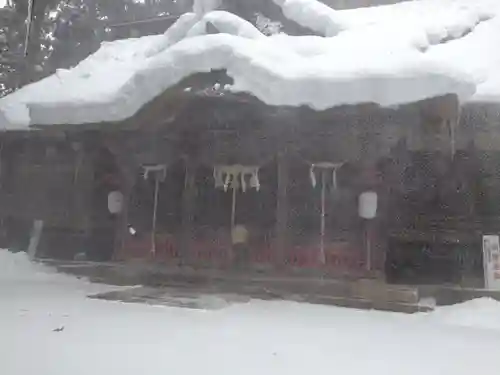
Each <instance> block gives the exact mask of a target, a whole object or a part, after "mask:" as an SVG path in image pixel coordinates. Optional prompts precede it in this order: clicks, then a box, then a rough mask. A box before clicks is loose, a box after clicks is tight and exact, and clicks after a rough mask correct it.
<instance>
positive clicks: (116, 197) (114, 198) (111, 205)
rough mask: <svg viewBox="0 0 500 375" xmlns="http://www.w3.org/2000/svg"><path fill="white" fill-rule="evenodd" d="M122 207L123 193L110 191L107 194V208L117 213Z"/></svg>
mask: <svg viewBox="0 0 500 375" xmlns="http://www.w3.org/2000/svg"><path fill="white" fill-rule="evenodd" d="M122 209H123V194H122V193H121V192H120V191H118V190H115V191H112V192H110V193H109V194H108V210H109V212H110V213H112V214H113V215H114V214H119V213H120V212H122Z"/></svg>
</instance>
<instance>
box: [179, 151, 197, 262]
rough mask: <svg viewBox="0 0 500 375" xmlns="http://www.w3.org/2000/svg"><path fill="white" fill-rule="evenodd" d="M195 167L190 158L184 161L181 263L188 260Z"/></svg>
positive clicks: (190, 241) (192, 214) (192, 216)
mask: <svg viewBox="0 0 500 375" xmlns="http://www.w3.org/2000/svg"><path fill="white" fill-rule="evenodd" d="M196 165H197V163H196V162H195V161H194V160H193V159H192V158H190V157H186V159H185V167H186V175H185V179H184V191H183V193H182V233H181V249H180V250H181V254H180V255H181V260H182V262H183V263H185V262H186V261H189V260H191V259H190V250H191V243H192V237H193V224H194V210H195V199H196V186H195V181H196Z"/></svg>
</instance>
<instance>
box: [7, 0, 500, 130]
mask: <svg viewBox="0 0 500 375" xmlns="http://www.w3.org/2000/svg"><path fill="white" fill-rule="evenodd" d="M274 1H275V2H276V3H277V4H278V5H280V6H281V7H282V9H283V11H284V14H285V15H286V16H287V17H290V18H292V19H294V20H296V21H297V22H299V23H301V24H303V25H304V26H307V27H309V28H315V30H316V31H317V32H318V33H320V34H322V35H325V36H298V37H292V36H288V35H284V34H281V35H274V36H270V37H266V36H264V35H263V34H262V33H260V31H259V30H257V29H256V28H255V27H254V26H253V25H251V24H250V23H249V22H247V21H245V20H242V19H241V18H239V17H237V16H235V15H233V14H230V13H227V12H222V11H215V12H209V13H206V14H205V15H203V16H202V15H200V14H195V13H192V14H191V13H189V14H185V15H183V16H182V17H181V18H180V19H179V20H178V21H177V23H176V24H174V25H173V26H172V27H171V28H170V29H169V30H168V31H167V32H166V33H165V34H164V35H159V36H150V37H143V38H140V39H128V40H122V41H116V42H112V43H104V44H103V45H102V47H101V48H100V49H99V51H97V52H96V53H95V54H93V55H92V56H90V57H88V58H87V59H85V60H84V61H82V62H81V63H80V64H79V65H77V66H76V67H75V68H73V69H71V70H60V71H58V72H57V73H56V74H54V75H52V76H50V77H48V78H46V79H44V80H42V81H39V82H37V83H34V84H31V85H29V86H26V87H24V88H23V89H21V90H18V91H17V92H15V93H14V94H11V95H9V96H7V97H5V98H3V99H0V111H2V112H3V115H4V117H5V118H6V119H7V121H5V119H4V120H3V123H2V120H1V116H0V127H4V128H8V129H9V128H19V127H21V128H22V127H26V126H27V125H30V124H31V125H45V124H47V125H50V124H80V123H91V122H103V121H118V120H122V119H125V118H128V117H130V116H132V115H133V114H134V113H136V112H137V111H138V110H139V109H140V108H141V107H142V106H143V105H144V104H146V103H147V102H149V101H151V100H152V99H153V98H154V97H156V96H157V95H159V94H161V93H162V92H163V91H165V90H166V89H168V88H169V87H171V86H173V85H175V84H176V83H178V82H179V81H181V80H182V79H183V78H185V77H187V76H190V75H192V74H194V73H199V72H209V71H210V70H212V69H225V70H226V71H227V73H228V75H229V76H231V77H232V78H233V79H234V84H233V85H232V87H230V89H231V90H232V91H236V92H238V91H243V92H248V93H251V94H253V95H255V96H256V97H257V98H259V99H260V100H262V101H264V102H265V103H267V104H270V105H292V106H299V105H308V106H310V107H312V108H314V109H317V110H323V109H327V108H330V107H334V106H338V105H342V104H356V103H365V102H373V103H378V104H380V105H382V106H391V105H397V104H402V103H408V102H413V101H418V100H422V99H425V98H429V97H434V96H439V95H444V94H447V93H456V94H457V95H459V97H460V98H461V99H462V100H469V99H472V100H500V49H498V47H497V46H499V45H500V3H497V2H496V0H475V1H469V0H440V1H435V0H419V1H414V2H408V3H401V4H397V5H389V6H380V7H372V8H362V9H356V10H348V11H335V10H333V9H331V8H328V7H326V6H324V5H320V4H319V3H318V2H317V1H315V0H274ZM301 9H302V11H301ZM214 28H215V29H217V30H218V31H219V32H220V33H219V34H215V35H207V30H209V29H212V30H213V29H214ZM476 89H477V93H476V94H475V95H474V92H475V91H476ZM473 95H474V96H473Z"/></svg>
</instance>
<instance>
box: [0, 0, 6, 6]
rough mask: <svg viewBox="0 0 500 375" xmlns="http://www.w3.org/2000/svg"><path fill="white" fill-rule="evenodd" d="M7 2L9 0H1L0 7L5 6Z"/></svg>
mask: <svg viewBox="0 0 500 375" xmlns="http://www.w3.org/2000/svg"><path fill="white" fill-rule="evenodd" d="M5 4H7V0H0V8H3V7H4V6H5Z"/></svg>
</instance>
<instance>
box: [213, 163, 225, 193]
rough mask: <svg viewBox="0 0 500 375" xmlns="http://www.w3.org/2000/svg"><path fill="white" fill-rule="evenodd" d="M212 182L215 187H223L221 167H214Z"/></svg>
mask: <svg viewBox="0 0 500 375" xmlns="http://www.w3.org/2000/svg"><path fill="white" fill-rule="evenodd" d="M214 183H215V188H216V189H220V188H223V187H224V180H223V179H222V169H221V168H220V167H214Z"/></svg>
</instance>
